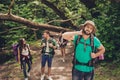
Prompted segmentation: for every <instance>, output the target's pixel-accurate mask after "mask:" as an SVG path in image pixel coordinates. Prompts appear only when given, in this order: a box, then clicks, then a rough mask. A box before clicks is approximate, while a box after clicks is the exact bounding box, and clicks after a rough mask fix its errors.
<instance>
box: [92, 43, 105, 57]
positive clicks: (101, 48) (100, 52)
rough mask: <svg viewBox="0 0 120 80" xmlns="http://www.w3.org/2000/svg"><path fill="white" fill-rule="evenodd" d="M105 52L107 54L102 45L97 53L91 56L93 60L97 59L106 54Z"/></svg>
mask: <svg viewBox="0 0 120 80" xmlns="http://www.w3.org/2000/svg"><path fill="white" fill-rule="evenodd" d="M104 52H105V48H104V46H103V45H101V46H100V47H99V48H98V51H97V53H92V54H91V57H92V58H97V57H98V56H100V55H101V54H104Z"/></svg>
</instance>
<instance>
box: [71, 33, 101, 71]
mask: <svg viewBox="0 0 120 80" xmlns="http://www.w3.org/2000/svg"><path fill="white" fill-rule="evenodd" d="M77 38H78V35H76V36H75V38H74V41H73V43H74V45H75V42H76V39H77ZM80 42H82V43H78V45H77V46H76V51H75V52H76V53H75V58H76V59H77V60H78V61H79V62H81V63H88V61H89V60H91V53H92V47H91V46H89V45H86V47H85V45H84V44H83V43H86V44H90V38H88V39H86V40H85V39H84V38H83V37H82V38H81V39H80ZM100 46H101V42H100V41H99V40H98V38H96V37H94V47H95V48H96V49H97V48H99V47H100ZM75 69H77V70H79V71H83V72H90V71H92V70H93V69H94V67H89V66H85V65H75Z"/></svg>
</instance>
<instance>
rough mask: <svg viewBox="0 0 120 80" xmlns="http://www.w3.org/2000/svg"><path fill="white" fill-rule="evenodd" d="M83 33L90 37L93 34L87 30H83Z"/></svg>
mask: <svg viewBox="0 0 120 80" xmlns="http://www.w3.org/2000/svg"><path fill="white" fill-rule="evenodd" d="M83 33H84V34H85V35H90V34H91V32H89V31H88V30H85V29H83Z"/></svg>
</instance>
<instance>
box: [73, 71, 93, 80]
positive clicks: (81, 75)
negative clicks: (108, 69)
mask: <svg viewBox="0 0 120 80" xmlns="http://www.w3.org/2000/svg"><path fill="white" fill-rule="evenodd" d="M93 77H94V71H91V72H82V71H78V70H76V69H72V80H93Z"/></svg>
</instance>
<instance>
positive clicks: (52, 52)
mask: <svg viewBox="0 0 120 80" xmlns="http://www.w3.org/2000/svg"><path fill="white" fill-rule="evenodd" d="M53 40H54V39H53V38H51V39H50V40H49V43H52V44H54V43H53V42H54V41H53ZM42 41H44V42H45V45H47V44H46V40H45V39H42ZM45 51H46V46H45V47H43V48H42V50H41V53H42V54H44V53H45ZM49 54H50V55H52V56H54V55H55V50H54V49H53V48H52V51H51V52H49Z"/></svg>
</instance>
